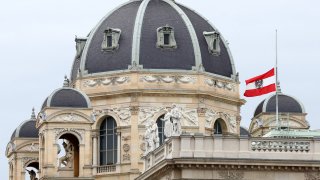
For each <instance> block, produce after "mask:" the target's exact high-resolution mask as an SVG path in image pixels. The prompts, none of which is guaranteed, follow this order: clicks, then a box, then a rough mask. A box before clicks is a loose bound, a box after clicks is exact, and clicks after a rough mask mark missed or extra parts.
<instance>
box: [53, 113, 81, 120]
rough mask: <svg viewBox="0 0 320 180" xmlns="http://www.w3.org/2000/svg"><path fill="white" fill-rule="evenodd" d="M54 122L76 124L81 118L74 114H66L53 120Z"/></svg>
mask: <svg viewBox="0 0 320 180" xmlns="http://www.w3.org/2000/svg"><path fill="white" fill-rule="evenodd" d="M54 120H55V121H61V122H77V121H81V120H82V117H81V116H79V115H77V114H74V113H68V114H62V115H59V116H58V117H56V118H54Z"/></svg>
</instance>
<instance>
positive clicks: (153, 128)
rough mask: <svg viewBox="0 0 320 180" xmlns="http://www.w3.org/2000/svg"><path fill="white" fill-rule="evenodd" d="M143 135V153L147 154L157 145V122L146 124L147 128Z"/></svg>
mask: <svg viewBox="0 0 320 180" xmlns="http://www.w3.org/2000/svg"><path fill="white" fill-rule="evenodd" d="M144 137H145V146H146V152H145V154H148V153H149V152H151V151H153V150H154V149H156V148H157V147H159V132H158V125H157V123H153V124H149V125H147V130H146V132H145V134H144Z"/></svg>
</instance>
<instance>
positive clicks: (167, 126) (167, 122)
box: [161, 112, 173, 138]
mask: <svg viewBox="0 0 320 180" xmlns="http://www.w3.org/2000/svg"><path fill="white" fill-rule="evenodd" d="M161 120H162V121H163V122H164V135H165V136H166V138H170V137H171V136H172V133H173V125H172V122H171V113H170V112H168V113H167V114H166V115H165V116H164V118H163V119H161Z"/></svg>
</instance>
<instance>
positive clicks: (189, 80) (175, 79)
mask: <svg viewBox="0 0 320 180" xmlns="http://www.w3.org/2000/svg"><path fill="white" fill-rule="evenodd" d="M140 81H142V82H148V83H167V84H170V83H176V84H194V83H195V82H196V81H197V80H196V78H195V77H192V76H179V75H173V76H162V75H146V76H141V77H140Z"/></svg>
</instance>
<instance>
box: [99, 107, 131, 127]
mask: <svg viewBox="0 0 320 180" xmlns="http://www.w3.org/2000/svg"><path fill="white" fill-rule="evenodd" d="M109 112H112V113H115V114H116V115H117V116H118V117H119V119H120V121H121V122H122V123H123V124H124V125H129V124H130V118H131V115H132V114H131V108H130V107H125V108H112V109H103V110H96V111H95V112H94V114H95V115H96V116H101V115H107V114H109Z"/></svg>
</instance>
